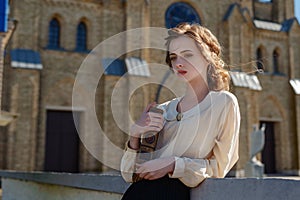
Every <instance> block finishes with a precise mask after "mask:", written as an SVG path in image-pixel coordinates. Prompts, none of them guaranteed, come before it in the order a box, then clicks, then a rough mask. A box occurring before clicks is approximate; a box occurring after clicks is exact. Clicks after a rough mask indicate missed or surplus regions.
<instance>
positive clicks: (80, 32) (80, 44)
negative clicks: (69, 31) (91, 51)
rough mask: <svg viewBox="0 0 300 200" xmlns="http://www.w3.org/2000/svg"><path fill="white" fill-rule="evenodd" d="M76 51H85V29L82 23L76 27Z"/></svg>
mask: <svg viewBox="0 0 300 200" xmlns="http://www.w3.org/2000/svg"><path fill="white" fill-rule="evenodd" d="M76 50H77V51H86V50H87V28H86V25H85V23H84V22H80V23H79V24H78V26H77V37H76Z"/></svg>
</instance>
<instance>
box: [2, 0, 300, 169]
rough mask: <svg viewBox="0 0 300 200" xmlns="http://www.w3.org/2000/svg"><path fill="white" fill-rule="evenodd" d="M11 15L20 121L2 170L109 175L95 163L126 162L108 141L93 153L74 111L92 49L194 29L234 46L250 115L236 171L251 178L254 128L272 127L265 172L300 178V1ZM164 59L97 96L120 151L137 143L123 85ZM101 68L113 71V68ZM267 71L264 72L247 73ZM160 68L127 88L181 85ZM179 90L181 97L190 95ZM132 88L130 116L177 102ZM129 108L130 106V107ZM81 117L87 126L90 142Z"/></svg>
mask: <svg viewBox="0 0 300 200" xmlns="http://www.w3.org/2000/svg"><path fill="white" fill-rule="evenodd" d="M10 10H11V11H10V17H11V18H13V19H15V20H17V21H18V28H17V30H16V31H15V33H14V35H13V37H12V39H11V41H10V44H9V46H8V49H7V51H6V52H7V53H6V57H5V68H4V82H3V91H2V105H3V109H4V110H6V111H9V112H13V113H17V114H18V115H19V117H18V118H17V119H16V120H15V121H13V122H12V123H11V124H10V125H9V126H8V127H5V128H2V129H1V133H0V134H1V135H0V137H1V138H2V143H3V144H4V145H2V146H0V148H2V150H1V151H0V152H2V155H1V156H3V157H4V158H5V159H3V160H0V161H1V163H0V167H1V168H3V169H14V170H25V171H30V170H47V171H68V172H83V171H85V172H86V171H99V170H105V169H106V166H105V165H102V164H101V162H99V161H97V159H95V158H94V157H97V158H101V159H100V160H101V161H105V162H110V161H111V160H118V158H119V155H114V153H113V152H111V151H110V150H108V149H107V148H106V146H107V145H108V144H107V142H103V141H105V140H95V139H94V138H93V137H91V138H89V139H87V140H86V142H87V143H88V146H93V147H92V149H93V152H89V151H87V149H86V148H85V147H87V145H86V143H85V142H84V143H82V142H81V140H82V137H86V138H88V135H89V134H90V133H92V132H93V131H95V130H92V129H91V128H90V127H91V126H90V125H91V124H90V123H91V122H90V121H89V116H88V115H87V114H86V113H85V111H86V108H84V107H75V108H74V107H73V108H72V91H73V86H74V81H75V78H76V73H77V71H78V69H79V67H80V66H81V64H82V62H83V61H84V59H85V58H86V57H87V55H88V53H89V52H90V50H92V49H93V48H94V47H95V46H96V45H98V44H99V43H100V42H102V41H104V40H105V39H107V38H109V37H111V36H113V35H115V34H118V33H120V32H122V31H126V30H129V29H133V28H139V27H148V26H150V27H167V28H169V27H171V26H174V25H175V24H176V23H178V22H180V21H186V20H188V21H193V22H197V23H200V24H202V25H204V26H206V27H208V28H209V29H210V30H212V32H213V33H214V34H215V35H216V36H217V37H218V38H219V41H220V43H221V44H222V46H223V47H224V52H223V57H224V60H225V62H226V63H228V64H230V65H231V69H232V73H231V75H232V82H233V86H232V92H233V93H235V94H236V96H237V97H238V100H239V103H240V108H241V115H242V123H241V130H240V160H239V162H238V163H237V165H236V166H235V168H234V169H233V172H236V175H243V169H244V166H245V164H246V162H247V160H248V159H249V148H250V134H251V133H252V131H253V126H256V127H259V126H260V124H262V123H265V124H266V126H267V129H266V145H265V148H264V151H263V152H262V154H261V156H260V159H261V160H262V161H263V162H264V164H265V172H266V173H270V174H271V173H284V174H294V175H295V174H299V170H300V117H299V115H300V99H299V96H298V95H299V94H300V91H299V88H300V85H299V83H300V82H299V78H300V66H299V65H300V45H299V44H300V42H299V41H300V40H299V39H300V27H299V23H298V21H297V20H296V18H295V17H294V1H293V0H273V1H267V2H266V1H259V0H222V1H217V0H211V1H204V0H184V1H181V2H179V1H175V0H164V1H162V0H155V1H154V0H152V1H150V0H139V1H133V0H126V1H122V0H112V1H107V0H42V1H41V0H21V1H15V0H12V1H10ZM176 15H177V16H176ZM174 19H176V20H174ZM146 34H147V33H146ZM134 39H135V38H130V37H127V38H126V40H125V41H124V42H123V43H120V44H119V45H118V46H115V47H114V48H121V49H122V48H123V49H126V48H128V46H130V41H131V40H134ZM114 48H111V49H105V53H107V54H109V53H111V52H113V51H115V49H114ZM164 55H165V53H164V52H162V51H159V50H149V49H140V50H137V51H131V52H127V53H126V54H124V55H122V56H120V57H119V58H118V59H117V60H116V61H114V62H113V63H112V64H110V65H109V66H110V68H107V69H106V71H105V76H103V77H101V80H100V81H99V85H98V87H97V90H96V94H95V96H94V97H95V99H96V103H95V108H96V113H97V117H98V120H99V123H100V125H101V127H102V129H103V130H104V132H105V133H107V137H108V138H109V139H110V141H112V142H113V143H114V144H115V145H116V146H119V147H120V148H122V147H123V144H124V142H125V141H126V139H127V138H126V134H123V132H122V131H121V128H119V127H118V126H117V124H116V122H115V119H114V116H113V113H112V111H111V102H112V94H113V91H114V88H115V85H116V84H117V82H118V81H119V80H120V79H121V76H122V75H124V73H125V72H126V71H127V70H128V68H130V67H131V66H132V65H134V64H133V63H136V62H138V63H161V64H164ZM99 63H101V64H102V66H104V65H105V62H104V60H102V62H99ZM101 64H99V66H100V65H101ZM257 68H258V69H263V70H264V73H245V72H253V71H254V70H255V69H257ZM153 69H154V68H153V67H151V66H150V65H149V67H148V66H147V65H146V67H145V68H144V70H142V72H140V74H133V75H132V74H129V76H128V77H127V79H126V81H128V83H135V82H136V81H143V80H147V79H149V78H151V77H153V76H161V78H162V79H164V78H163V77H165V79H169V80H171V79H172V78H171V77H172V75H167V74H168V73H169V72H168V69H162V70H161V71H159V72H158V71H157V70H153ZM147 70H148V71H147ZM164 75H166V76H164ZM173 84H174V85H175V87H176V88H178V93H180V92H181V89H182V86H181V85H180V84H178V83H173ZM176 84H177V85H176ZM129 85H130V84H129ZM128 87H129V86H126V85H123V86H122V87H121V90H119V91H122V92H121V94H119V98H118V100H117V101H116V102H114V103H115V104H117V105H118V106H120V107H126V106H127V107H129V108H130V109H129V110H130V112H131V116H132V118H136V117H137V116H138V115H139V113H140V112H141V111H142V109H143V107H144V106H145V105H146V104H147V103H148V102H150V101H153V100H154V99H156V100H158V102H163V101H165V100H166V99H170V98H171V97H173V96H174V92H173V91H170V90H168V88H165V87H162V88H161V87H160V86H158V85H157V84H146V85H144V86H143V87H139V88H138V89H137V90H135V91H134V92H133V94H132V95H131V93H129V92H128V91H129V90H128ZM121 97H122V98H121ZM123 98H124V99H123ZM128 99H130V102H129V104H126V103H124V102H127V100H128ZM72 110H73V111H74V113H75V114H74V117H75V118H77V119H79V120H78V121H79V122H80V123H82V124H79V126H80V130H82V134H83V135H82V136H81V140H80V139H79V138H78V135H77V132H76V129H75V126H74V122H73V115H72ZM122 123H124V124H123V125H122V126H124V127H126V126H127V127H128V124H129V123H130V119H127V117H124V120H123V122H122ZM94 134H95V133H94ZM3 138H5V139H3ZM100 138H101V137H100ZM102 139H103V138H102ZM87 148H88V147H87ZM4 149H5V150H4ZM88 149H89V148H88ZM95 152H97V153H96V154H99V155H95ZM92 154H93V156H92ZM105 162H104V163H105Z"/></svg>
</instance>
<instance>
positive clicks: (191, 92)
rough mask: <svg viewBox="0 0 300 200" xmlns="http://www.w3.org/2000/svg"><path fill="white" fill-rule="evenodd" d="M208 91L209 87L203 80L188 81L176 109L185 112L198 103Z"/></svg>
mask: <svg viewBox="0 0 300 200" xmlns="http://www.w3.org/2000/svg"><path fill="white" fill-rule="evenodd" d="M208 93H209V89H208V87H207V85H206V84H205V82H204V81H195V82H193V81H190V82H189V83H188V85H187V89H186V92H185V95H184V96H183V98H182V99H181V101H180V102H179V105H178V107H177V110H178V111H179V112H185V111H187V110H189V109H191V108H192V107H194V106H196V105H197V104H199V103H200V102H201V101H202V100H203V99H204V98H205V97H206V95H207V94H208Z"/></svg>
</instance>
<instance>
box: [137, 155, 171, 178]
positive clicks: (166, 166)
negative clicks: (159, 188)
mask: <svg viewBox="0 0 300 200" xmlns="http://www.w3.org/2000/svg"><path fill="white" fill-rule="evenodd" d="M136 167H137V169H136V173H137V174H139V176H140V177H141V178H143V179H148V180H155V179H158V178H161V177H163V176H165V175H166V174H168V173H173V171H174V168H175V158H174V157H169V158H158V159H154V160H150V161H147V162H145V163H142V164H136Z"/></svg>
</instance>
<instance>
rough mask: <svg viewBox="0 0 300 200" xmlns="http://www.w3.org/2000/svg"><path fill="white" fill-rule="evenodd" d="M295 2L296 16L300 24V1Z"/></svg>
mask: <svg viewBox="0 0 300 200" xmlns="http://www.w3.org/2000/svg"><path fill="white" fill-rule="evenodd" d="M294 2H295V16H296V17H297V19H298V21H299V22H300V0H294Z"/></svg>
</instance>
